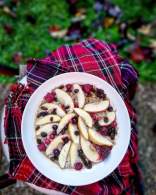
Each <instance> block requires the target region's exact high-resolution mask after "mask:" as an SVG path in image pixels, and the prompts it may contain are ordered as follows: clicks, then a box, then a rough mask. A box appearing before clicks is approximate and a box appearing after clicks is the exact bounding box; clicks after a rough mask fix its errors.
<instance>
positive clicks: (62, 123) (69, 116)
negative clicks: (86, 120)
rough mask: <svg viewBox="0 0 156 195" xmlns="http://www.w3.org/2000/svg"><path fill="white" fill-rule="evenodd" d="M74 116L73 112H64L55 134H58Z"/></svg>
mask: <svg viewBox="0 0 156 195" xmlns="http://www.w3.org/2000/svg"><path fill="white" fill-rule="evenodd" d="M74 116H75V114H74V113H69V114H66V115H65V116H64V117H63V118H62V119H61V120H60V123H59V125H58V129H57V134H59V133H60V132H61V131H62V129H63V128H64V127H65V126H66V125H67V124H68V123H69V121H70V120H71V119H72V118H73V117H74Z"/></svg>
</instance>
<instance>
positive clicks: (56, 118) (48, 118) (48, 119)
mask: <svg viewBox="0 0 156 195" xmlns="http://www.w3.org/2000/svg"><path fill="white" fill-rule="evenodd" d="M60 119H61V118H60V117H59V116H57V115H54V114H49V115H46V116H44V117H42V118H39V119H37V120H36V125H45V124H48V123H52V122H58V121H60Z"/></svg>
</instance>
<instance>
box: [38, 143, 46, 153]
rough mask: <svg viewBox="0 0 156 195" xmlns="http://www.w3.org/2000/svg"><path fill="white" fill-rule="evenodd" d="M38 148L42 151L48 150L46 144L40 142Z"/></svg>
mask: <svg viewBox="0 0 156 195" xmlns="http://www.w3.org/2000/svg"><path fill="white" fill-rule="evenodd" d="M38 149H39V150H40V151H41V152H44V151H45V150H46V146H45V145H44V144H39V145H38Z"/></svg>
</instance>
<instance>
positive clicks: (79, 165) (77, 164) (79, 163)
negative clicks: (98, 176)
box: [74, 162, 83, 171]
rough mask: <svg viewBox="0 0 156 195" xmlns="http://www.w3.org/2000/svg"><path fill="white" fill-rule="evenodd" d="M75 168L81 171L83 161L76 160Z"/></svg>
mask: <svg viewBox="0 0 156 195" xmlns="http://www.w3.org/2000/svg"><path fill="white" fill-rule="evenodd" d="M74 168H75V170H77V171H79V170H81V169H82V168H83V164H82V163H81V162H76V163H75V164H74Z"/></svg>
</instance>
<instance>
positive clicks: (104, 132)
mask: <svg viewBox="0 0 156 195" xmlns="http://www.w3.org/2000/svg"><path fill="white" fill-rule="evenodd" d="M99 132H100V134H101V135H103V136H107V135H108V128H107V127H102V128H101V129H100V131H99Z"/></svg>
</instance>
